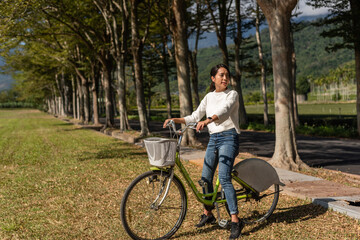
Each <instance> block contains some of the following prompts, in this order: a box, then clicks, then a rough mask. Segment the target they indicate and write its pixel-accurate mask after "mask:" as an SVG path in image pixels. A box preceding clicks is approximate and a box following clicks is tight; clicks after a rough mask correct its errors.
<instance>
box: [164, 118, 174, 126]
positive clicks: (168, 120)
mask: <svg viewBox="0 0 360 240" xmlns="http://www.w3.org/2000/svg"><path fill="white" fill-rule="evenodd" d="M171 120H172V118H169V119H166V120H165V121H164V125H163V128H166V127H167V124H168V123H169V122H170V121H171Z"/></svg>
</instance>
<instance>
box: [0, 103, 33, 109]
mask: <svg viewBox="0 0 360 240" xmlns="http://www.w3.org/2000/svg"><path fill="white" fill-rule="evenodd" d="M36 107H37V106H36V105H35V104H33V103H28V102H4V103H0V108H36Z"/></svg>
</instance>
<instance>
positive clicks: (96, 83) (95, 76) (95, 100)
mask: <svg viewBox="0 0 360 240" xmlns="http://www.w3.org/2000/svg"><path fill="white" fill-rule="evenodd" d="M95 71H96V70H95V63H93V62H92V63H91V78H92V86H91V92H92V108H93V121H94V125H100V119H99V104H98V93H99V78H98V76H99V74H97V73H96V72H95Z"/></svg>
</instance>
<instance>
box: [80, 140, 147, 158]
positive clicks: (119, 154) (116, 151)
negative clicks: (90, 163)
mask: <svg viewBox="0 0 360 240" xmlns="http://www.w3.org/2000/svg"><path fill="white" fill-rule="evenodd" d="M131 146H132V145H130V144H128V143H121V144H115V145H112V146H111V148H110V147H103V148H99V149H97V151H96V152H82V154H81V156H79V158H78V160H79V161H81V162H83V161H87V160H92V159H113V158H122V159H124V158H131V159H133V158H136V157H138V158H146V159H147V155H146V152H145V151H143V150H141V149H133V148H131Z"/></svg>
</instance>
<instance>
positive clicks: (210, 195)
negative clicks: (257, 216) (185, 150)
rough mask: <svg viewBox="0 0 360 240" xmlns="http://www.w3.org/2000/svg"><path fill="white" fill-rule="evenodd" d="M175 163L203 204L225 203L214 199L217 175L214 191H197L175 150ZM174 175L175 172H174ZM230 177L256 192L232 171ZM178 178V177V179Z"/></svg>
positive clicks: (243, 196)
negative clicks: (205, 192)
mask: <svg viewBox="0 0 360 240" xmlns="http://www.w3.org/2000/svg"><path fill="white" fill-rule="evenodd" d="M175 164H176V166H178V168H179V169H180V172H181V174H182V175H183V177H184V178H185V181H186V183H187V184H188V186H189V187H190V188H191V190H192V191H193V193H194V194H195V196H196V198H197V200H198V201H199V202H201V203H203V204H205V205H209V206H212V205H213V204H214V203H215V202H216V203H225V202H226V199H219V200H216V198H217V194H218V190H219V186H220V180H219V177H217V179H216V183H215V188H214V192H213V193H207V194H204V193H201V192H199V190H198V189H197V188H196V186H195V184H194V182H193V181H192V179H191V177H190V175H189V173H188V172H187V170H186V169H185V167H184V165H183V164H182V163H181V161H180V157H179V152H176V159H175ZM150 169H151V170H152V171H155V170H162V171H166V172H168V169H163V168H158V167H151V168H150ZM174 175H175V177H177V176H176V174H174ZM231 176H232V178H233V179H234V180H235V181H236V182H238V183H239V184H240V185H242V186H243V187H245V188H246V189H249V190H250V191H251V192H254V193H256V190H255V189H253V188H252V187H251V186H249V185H248V184H246V183H245V182H244V181H242V180H241V179H240V178H239V177H237V176H236V175H235V174H234V173H232V174H231ZM177 178H178V179H179V177H177ZM179 180H180V179H179ZM251 197H253V195H252V194H251V193H248V194H242V195H238V196H237V199H238V200H239V199H245V198H251ZM206 198H211V199H206Z"/></svg>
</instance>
